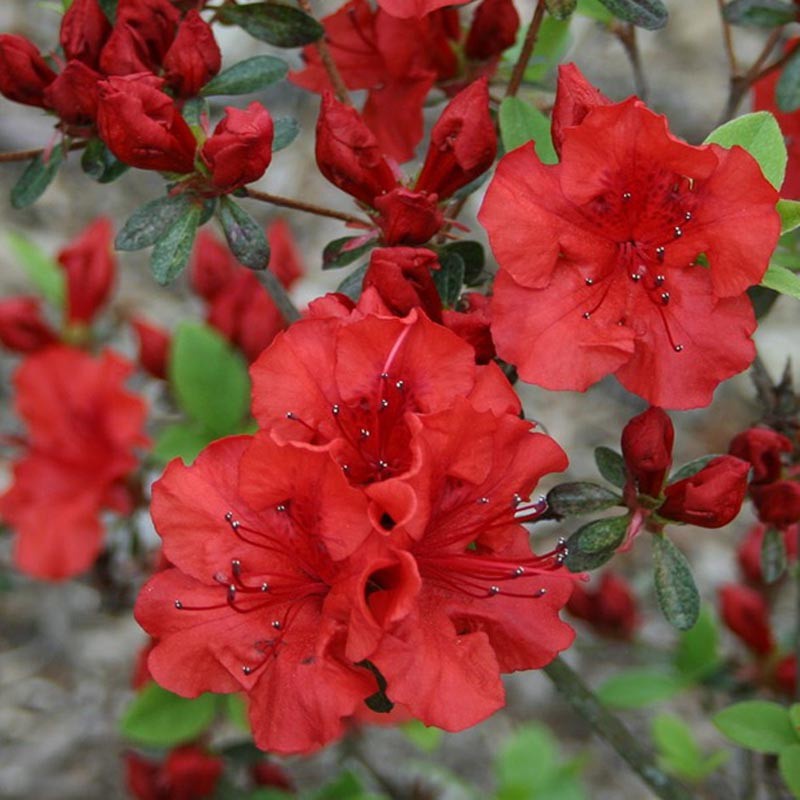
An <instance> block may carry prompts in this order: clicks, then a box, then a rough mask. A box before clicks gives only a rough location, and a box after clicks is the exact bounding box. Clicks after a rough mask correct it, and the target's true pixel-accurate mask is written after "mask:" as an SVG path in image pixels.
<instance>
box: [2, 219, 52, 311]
mask: <svg viewBox="0 0 800 800" xmlns="http://www.w3.org/2000/svg"><path fill="white" fill-rule="evenodd" d="M6 243H7V244H8V246H9V247H10V248H11V252H12V254H13V256H14V258H15V259H16V260H17V261H18V262H19V265H20V266H21V267H22V269H23V270H25V273H26V274H27V276H28V279H29V280H30V282H31V283H32V284H33V285H34V286H35V287H36V291H38V292H39V294H41V295H42V297H44V298H45V300H47V302H48V303H50V305H52V306H53V307H54V308H61V307H62V306H63V305H64V292H65V279H64V271H63V270H62V269H61V267H60V266H59V265H58V263H57V262H56V261H55V260H54V259H52V258H50V256H48V255H47V253H45V252H44V250H42V249H41V248H40V247H39V246H38V245H36V244H34V243H33V242H32V241H30V239H26V238H25V237H24V236H22V235H21V234H18V233H9V234H8V236H7V237H6Z"/></svg>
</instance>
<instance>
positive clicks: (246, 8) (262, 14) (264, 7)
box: [217, 3, 325, 47]
mask: <svg viewBox="0 0 800 800" xmlns="http://www.w3.org/2000/svg"><path fill="white" fill-rule="evenodd" d="M217 15H218V16H219V18H220V19H221V20H222V21H223V22H227V23H230V24H232V25H238V26H239V27H240V28H242V29H243V30H245V31H247V33H249V34H250V35H251V36H252V37H253V38H255V39H259V40H260V41H262V42H267V44H272V45H275V46H276V47H301V46H302V45H306V44H311V43H312V42H316V41H317V40H318V39H321V38H322V35H323V34H324V33H325V29H324V28H323V27H322V25H320V24H319V22H317V21H316V20H315V19H314V18H313V17H310V16H309V15H308V14H304V13H303V12H302V11H300V10H298V9H296V8H292V7H291V6H284V5H281V4H279V3H249V4H248V5H243V6H227V5H226V6H222V7H221V8H219V9H217Z"/></svg>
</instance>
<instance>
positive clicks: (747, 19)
mask: <svg viewBox="0 0 800 800" xmlns="http://www.w3.org/2000/svg"><path fill="white" fill-rule="evenodd" d="M796 14H797V10H796V9H795V8H794V7H793V6H792V5H791V3H784V2H782V0H733V2H732V3H727V4H726V5H725V8H724V9H723V16H724V17H725V21H726V22H730V23H731V24H732V25H751V26H753V27H755V28H777V27H779V26H780V25H786V24H787V23H789V22H794V20H795V17H796Z"/></svg>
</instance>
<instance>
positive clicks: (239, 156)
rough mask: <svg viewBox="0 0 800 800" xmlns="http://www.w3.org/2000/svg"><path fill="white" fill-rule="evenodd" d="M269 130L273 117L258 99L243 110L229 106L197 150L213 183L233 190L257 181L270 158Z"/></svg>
mask: <svg viewBox="0 0 800 800" xmlns="http://www.w3.org/2000/svg"><path fill="white" fill-rule="evenodd" d="M272 133H273V127H272V117H270V115H269V112H268V111H267V109H266V108H264V106H262V105H261V104H260V103H250V105H249V106H248V107H247V108H246V109H245V110H244V111H242V109H240V108H234V107H232V106H228V107H227V108H226V109H225V116H224V117H223V118H222V119H221V120H220V121H219V123H218V124H217V127H216V128H214V133H213V135H212V136H211V137H210V138H209V139H207V140H206V143H205V144H204V145H203V149H202V150H201V151H200V157H201V158H202V160H203V163H204V164H205V165H206V167H207V168H208V169H209V171H210V172H211V182H212V183H213V184H214V186H215V187H216V188H217V189H219V190H220V191H223V192H232V191H234V190H235V189H240V188H241V187H242V186H246V185H247V184H248V183H252V182H253V181H257V180H258V179H259V178H260V177H261V176H262V175H263V174H264V171H265V170H266V169H267V167H268V166H269V163H270V161H271V160H272Z"/></svg>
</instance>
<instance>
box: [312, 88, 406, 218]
mask: <svg viewBox="0 0 800 800" xmlns="http://www.w3.org/2000/svg"><path fill="white" fill-rule="evenodd" d="M316 157H317V165H318V166H319V169H320V172H321V173H322V174H323V175H324V176H325V177H326V178H327V179H328V180H329V181H330V182H331V183H332V184H333V185H334V186H338V187H339V188H340V189H341V190H342V191H343V192H347V194H349V195H351V196H353V197H355V198H356V200H360V201H361V202H362V203H364V204H365V205H368V206H371V205H373V201H374V199H375V198H376V197H378V196H379V195H381V194H385V193H386V192H389V191H391V190H392V189H394V188H395V187H396V186H397V180H396V178H395V176H394V173H393V172H392V170H391V167H389V165H388V164H387V163H386V160H385V159H384V157H383V155H381V152H380V150H379V149H378V141H377V139H376V138H375V135H374V134H373V133H372V131H371V130H370V129H369V128H368V127H367V126H366V125H365V124H364V121H363V120H362V119H361V117H360V116H359V114H358V112H357V111H356V110H355V109H354V108H351V107H350V106H346V105H344V103H340V102H339V101H338V100H336V99H335V98H334V97H333V96H332V95H331V94H330V93H328V92H326V93H325V94H323V96H322V106H321V107H320V112H319V119H318V120H317V146H316Z"/></svg>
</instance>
